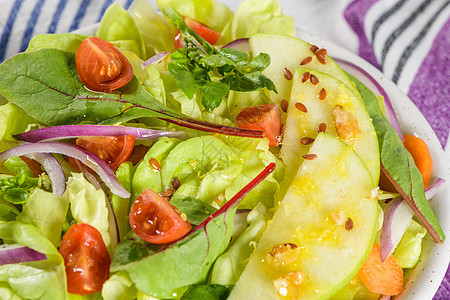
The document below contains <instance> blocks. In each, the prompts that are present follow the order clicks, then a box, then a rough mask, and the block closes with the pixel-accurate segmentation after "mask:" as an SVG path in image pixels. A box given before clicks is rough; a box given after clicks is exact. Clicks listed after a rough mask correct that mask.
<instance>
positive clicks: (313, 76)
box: [309, 74, 319, 85]
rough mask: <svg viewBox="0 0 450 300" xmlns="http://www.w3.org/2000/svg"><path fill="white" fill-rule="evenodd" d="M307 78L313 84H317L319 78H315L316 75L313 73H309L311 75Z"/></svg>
mask: <svg viewBox="0 0 450 300" xmlns="http://www.w3.org/2000/svg"><path fill="white" fill-rule="evenodd" d="M309 80H310V81H311V83H312V84H314V85H318V84H319V78H317V76H316V75H314V74H311V77H310V78H309Z"/></svg>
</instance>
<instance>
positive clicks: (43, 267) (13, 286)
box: [0, 221, 67, 300]
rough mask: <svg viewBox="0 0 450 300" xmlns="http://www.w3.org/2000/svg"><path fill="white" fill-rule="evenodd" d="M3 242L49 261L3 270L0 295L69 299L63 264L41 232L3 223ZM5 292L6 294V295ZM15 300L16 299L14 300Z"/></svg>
mask: <svg viewBox="0 0 450 300" xmlns="http://www.w3.org/2000/svg"><path fill="white" fill-rule="evenodd" d="M0 238H1V239H3V241H4V242H6V243H9V244H20V245H22V246H26V247H29V248H31V249H33V250H35V251H38V252H40V253H43V254H45V255H47V258H48V259H46V260H43V261H31V262H24V263H21V264H7V265H2V266H0V292H2V294H1V295H2V297H3V295H8V294H10V295H13V297H21V298H20V299H41V300H44V299H45V300H46V299H48V300H54V299H62V300H63V299H67V296H66V274H65V268H64V261H63V259H62V257H61V255H60V254H59V253H58V250H57V249H56V248H55V246H54V245H53V244H52V243H51V242H50V241H49V240H48V239H46V238H45V237H43V236H42V235H41V233H40V231H39V229H38V228H36V227H35V226H33V225H31V224H24V223H21V222H17V221H13V222H3V221H0ZM4 291H6V293H3V292H4ZM12 299H15V298H12Z"/></svg>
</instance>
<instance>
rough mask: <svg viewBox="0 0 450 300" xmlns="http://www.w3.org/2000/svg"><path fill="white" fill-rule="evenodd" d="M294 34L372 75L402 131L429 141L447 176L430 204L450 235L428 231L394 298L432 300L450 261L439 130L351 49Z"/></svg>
mask: <svg viewBox="0 0 450 300" xmlns="http://www.w3.org/2000/svg"><path fill="white" fill-rule="evenodd" d="M295 35H296V36H297V37H299V38H301V39H303V40H305V41H307V42H309V43H311V44H315V45H317V46H319V47H324V48H326V49H327V50H328V55H329V56H331V57H333V58H338V59H342V60H346V61H349V62H352V63H353V64H355V65H357V66H359V67H361V68H362V69H364V70H365V71H366V72H368V73H369V74H370V75H372V77H374V78H375V79H376V80H377V81H378V83H379V84H380V85H381V86H382V87H383V88H384V90H385V91H386V93H387V95H388V96H389V99H390V100H391V102H392V105H393V107H394V110H395V112H396V115H397V118H398V120H399V123H400V127H401V129H402V132H404V133H409V134H415V135H417V136H419V137H420V138H422V139H423V140H424V141H425V142H426V143H427V145H428V147H429V149H430V152H431V156H432V158H433V162H434V165H433V174H432V178H433V177H434V178H439V177H440V178H444V179H445V180H446V184H445V187H444V188H443V189H442V190H441V191H440V192H439V193H438V194H436V195H435V196H434V197H433V199H432V200H431V206H432V208H433V210H434V212H435V214H436V216H437V218H438V220H439V223H440V224H441V226H442V229H443V231H444V233H445V235H446V237H447V239H446V241H445V242H444V244H442V245H437V244H434V242H433V239H432V238H431V237H430V235H429V234H427V235H426V237H425V240H424V246H423V248H422V249H423V251H422V254H421V257H420V262H419V264H418V265H417V266H416V268H415V269H414V270H412V271H408V272H406V274H405V275H406V280H407V281H406V284H405V290H404V291H403V292H402V294H401V295H399V296H398V297H396V298H395V299H402V300H403V299H408V300H413V299H414V300H417V299H421V300H428V299H430V300H431V299H432V298H433V296H434V295H435V293H436V291H437V289H438V288H439V286H440V284H441V282H442V279H443V278H444V276H445V272H446V271H447V267H448V265H449V261H450V190H449V188H448V186H449V180H450V175H449V169H448V167H447V166H448V162H447V157H446V155H445V153H444V150H443V149H442V147H441V144H440V143H439V140H438V138H437V137H436V134H435V133H434V131H433V129H432V128H431V126H430V125H429V124H428V122H427V120H426V119H425V117H424V116H423V115H422V113H421V112H420V111H419V110H418V109H417V107H416V106H415V105H414V103H413V102H412V101H411V100H410V99H409V98H408V97H407V96H406V95H405V94H403V93H402V92H401V91H400V90H399V88H398V87H397V86H396V85H395V84H394V83H393V82H392V81H390V80H389V79H388V78H386V77H385V76H384V75H383V74H382V73H381V72H380V71H379V70H378V69H376V68H375V67H374V66H372V65H371V64H370V63H368V62H367V61H365V60H364V59H362V58H360V57H358V56H357V55H355V54H353V53H351V52H350V51H348V50H346V49H344V48H342V47H340V46H338V45H336V44H334V43H331V42H329V41H326V40H324V39H322V38H320V37H318V36H315V35H312V34H310V33H307V32H304V31H301V30H296V33H295ZM343 69H345V66H343ZM347 71H348V72H349V73H351V74H352V75H354V76H356V77H358V75H360V74H357V73H356V72H355V71H354V70H347ZM358 78H361V77H358ZM362 82H363V83H364V84H366V85H367V87H369V88H371V89H372V88H373V85H372V83H371V82H369V81H368V80H362Z"/></svg>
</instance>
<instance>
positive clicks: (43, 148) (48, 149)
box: [0, 142, 130, 198]
mask: <svg viewBox="0 0 450 300" xmlns="http://www.w3.org/2000/svg"><path fill="white" fill-rule="evenodd" d="M34 153H58V154H62V155H66V156H70V157H73V158H75V159H78V160H79V161H81V162H82V163H83V164H85V165H86V166H87V167H88V168H90V169H92V170H93V171H94V172H96V173H97V174H98V175H99V176H100V178H101V179H102V180H103V182H104V183H105V184H106V186H107V187H108V188H109V189H110V190H111V192H112V193H113V194H115V195H117V196H119V197H122V198H129V197H130V193H129V192H128V191H127V190H125V189H124V188H123V186H122V185H120V183H119V182H118V181H117V178H116V176H115V175H114V172H113V171H112V170H111V168H110V167H109V166H108V165H107V164H106V163H105V162H104V161H103V160H101V159H100V158H99V157H98V156H97V155H95V154H93V153H91V152H89V151H86V150H84V149H82V148H79V147H77V146H74V145H70V144H67V143H62V142H45V143H32V144H23V145H21V146H18V147H15V148H12V149H9V150H6V151H4V152H2V153H0V161H5V160H7V159H8V158H10V157H13V156H23V155H28V154H34Z"/></svg>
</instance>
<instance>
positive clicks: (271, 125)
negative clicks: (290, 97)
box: [236, 103, 281, 147]
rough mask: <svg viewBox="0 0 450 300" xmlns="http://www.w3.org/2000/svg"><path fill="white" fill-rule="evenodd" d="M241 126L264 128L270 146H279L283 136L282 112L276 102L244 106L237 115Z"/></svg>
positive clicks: (237, 120) (255, 128) (256, 128)
mask: <svg viewBox="0 0 450 300" xmlns="http://www.w3.org/2000/svg"><path fill="white" fill-rule="evenodd" d="M236 122H237V124H238V126H239V128H245V129H254V130H262V131H264V134H265V136H266V138H268V139H269V146H271V147H274V146H277V145H278V143H279V142H280V138H281V113H280V108H279V107H278V105H276V104H275V103H266V104H260V105H256V106H248V107H246V108H244V109H243V110H242V111H241V112H240V113H239V114H238V115H237V116H236Z"/></svg>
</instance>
